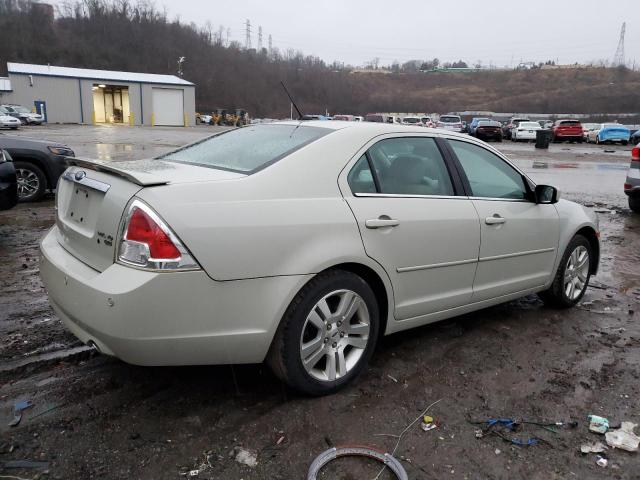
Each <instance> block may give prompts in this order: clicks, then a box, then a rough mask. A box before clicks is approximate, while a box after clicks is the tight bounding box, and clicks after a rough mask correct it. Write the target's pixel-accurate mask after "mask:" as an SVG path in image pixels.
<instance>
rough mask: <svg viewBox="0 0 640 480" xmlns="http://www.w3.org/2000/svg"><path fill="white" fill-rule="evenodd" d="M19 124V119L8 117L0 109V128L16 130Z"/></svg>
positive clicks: (3, 110)
mask: <svg viewBox="0 0 640 480" xmlns="http://www.w3.org/2000/svg"><path fill="white" fill-rule="evenodd" d="M21 124H22V123H21V122H20V119H18V118H16V117H13V116H11V115H9V114H8V113H7V111H6V110H5V109H3V108H2V107H0V128H11V129H12V130H17V129H18V128H19V127H20V125H21Z"/></svg>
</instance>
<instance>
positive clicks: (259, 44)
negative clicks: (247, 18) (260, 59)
mask: <svg viewBox="0 0 640 480" xmlns="http://www.w3.org/2000/svg"><path fill="white" fill-rule="evenodd" d="M258 51H259V52H260V51H262V26H259V27H258Z"/></svg>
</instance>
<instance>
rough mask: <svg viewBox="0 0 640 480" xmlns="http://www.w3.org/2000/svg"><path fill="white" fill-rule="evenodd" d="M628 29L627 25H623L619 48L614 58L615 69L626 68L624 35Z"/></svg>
mask: <svg viewBox="0 0 640 480" xmlns="http://www.w3.org/2000/svg"><path fill="white" fill-rule="evenodd" d="M626 29H627V23H626V22H623V23H622V29H621V30H620V40H618V48H616V53H615V55H614V56H613V65H612V66H614V67H619V66H624V33H625V30H626Z"/></svg>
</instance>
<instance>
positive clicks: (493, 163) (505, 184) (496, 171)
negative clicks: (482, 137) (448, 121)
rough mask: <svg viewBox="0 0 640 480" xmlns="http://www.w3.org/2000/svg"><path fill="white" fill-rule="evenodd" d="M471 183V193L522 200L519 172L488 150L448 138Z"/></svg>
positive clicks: (522, 184) (522, 191)
mask: <svg viewBox="0 0 640 480" xmlns="http://www.w3.org/2000/svg"><path fill="white" fill-rule="evenodd" d="M449 144H450V145H451V147H452V148H453V151H454V153H455V154H456V156H457V157H458V160H459V161H460V164H461V165H462V169H463V171H464V173H465V175H466V176H467V180H468V181H469V185H470V186H471V196H473V197H483V198H505V199H517V200H524V199H526V198H527V190H526V188H525V185H524V181H523V179H522V176H521V175H520V173H518V172H517V171H516V170H515V169H514V168H513V167H511V165H509V164H508V163H507V162H505V161H504V160H502V159H501V158H500V157H498V156H497V155H495V154H493V153H491V152H490V151H488V150H486V149H484V148H482V147H479V146H477V145H474V144H472V143H467V142H461V141H457V140H449Z"/></svg>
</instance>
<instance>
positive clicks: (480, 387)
mask: <svg viewBox="0 0 640 480" xmlns="http://www.w3.org/2000/svg"><path fill="white" fill-rule="evenodd" d="M213 131H215V130H214V129H213V128H212V127H204V126H199V127H192V128H187V129H184V128H144V127H139V128H128V127H87V126H84V127H83V126H47V127H35V128H24V129H21V131H20V132H19V134H20V135H26V136H33V137H36V138H49V139H51V140H56V141H63V142H65V143H67V144H68V145H70V146H71V147H72V148H73V149H74V150H75V151H76V152H77V154H78V155H79V156H90V157H96V156H97V157H99V158H102V159H107V160H109V159H110V160H113V161H117V160H128V159H134V158H144V157H151V156H154V155H157V154H159V153H162V152H164V151H167V150H169V149H171V148H174V147H176V146H179V145H182V144H184V143H187V142H190V141H196V140H198V139H200V138H202V137H204V136H206V135H208V134H210V133H212V132H213ZM495 146H496V147H497V148H499V149H501V150H502V151H504V152H505V153H506V154H508V155H509V156H510V158H512V159H513V160H514V161H515V162H516V163H517V164H518V165H520V166H521V167H523V168H524V169H525V170H526V171H527V172H528V173H530V174H531V176H532V177H533V179H534V180H536V181H539V182H544V183H549V184H553V185H556V186H558V187H559V188H560V189H561V191H562V194H563V196H564V197H565V198H568V199H571V200H576V201H579V202H581V203H584V204H587V205H589V206H591V207H593V208H594V209H596V210H597V211H599V212H600V221H601V230H602V259H601V269H600V273H599V274H598V276H597V277H595V279H593V280H592V284H593V288H590V289H589V290H588V291H587V294H586V295H585V297H584V299H583V300H582V302H581V304H580V305H579V306H578V307H577V308H575V309H573V310H569V311H559V310H553V309H549V308H546V307H544V305H543V304H542V303H541V302H540V301H539V299H538V298H537V296H535V295H534V296H529V297H526V298H523V299H521V300H518V301H516V302H511V303H508V304H504V305H501V306H497V307H494V308H489V309H486V310H482V311H479V312H475V313H472V314H469V315H465V316H462V317H457V318H454V319H452V320H449V321H446V322H441V323H437V324H434V325H430V326H426V327H423V328H419V329H416V330H412V331H409V332H404V333H401V334H396V335H393V336H390V337H386V338H385V339H383V341H382V342H381V344H380V345H379V347H378V350H377V352H376V354H375V355H374V358H373V361H372V362H371V365H370V366H369V368H368V369H367V370H366V371H365V373H364V375H363V376H362V377H361V378H360V379H358V380H357V381H356V382H354V383H353V384H352V385H351V386H349V387H348V388H346V389H345V390H343V391H341V392H340V393H338V394H336V395H333V396H330V397H325V398H305V397H301V396H298V395H296V394H295V393H292V392H291V391H289V390H287V389H286V388H285V387H284V386H283V385H282V384H280V383H279V382H278V381H277V380H276V379H275V378H274V377H273V376H272V374H271V373H270V372H269V370H268V369H267V368H266V367H264V366H262V365H253V366H214V367H207V366H203V367H181V368H142V367H135V366H131V365H127V364H125V363H122V362H120V361H118V360H116V359H113V358H109V357H106V356H101V355H98V354H95V353H92V352H90V351H88V350H87V349H86V348H85V347H84V346H82V345H81V344H79V343H78V342H77V341H76V340H75V338H74V337H73V336H72V335H71V334H69V333H67V332H66V331H65V330H64V329H63V327H62V325H61V323H60V321H59V320H58V319H57V318H56V317H55V315H54V314H53V312H52V311H51V309H50V307H49V305H48V302H47V297H46V294H45V292H44V290H43V287H42V284H41V282H40V279H39V276H38V240H39V239H40V238H41V237H42V235H43V234H44V232H45V231H46V230H47V229H48V228H49V227H50V226H51V225H52V224H53V222H54V209H53V196H52V195H49V196H47V197H46V198H45V199H44V200H43V201H41V202H39V203H36V204H21V205H19V206H18V207H17V208H15V209H13V210H11V211H7V212H1V213H0V255H1V257H2V258H3V261H2V262H0V338H2V339H3V340H2V342H0V479H2V478H18V477H20V478H29V479H32V478H40V477H41V478H55V479H89V478H92V479H94V478H95V479H98V478H100V479H179V478H185V476H184V475H181V474H184V473H185V472H187V471H189V470H192V469H199V470H200V471H199V474H198V476H197V477H188V478H198V479H245V480H248V479H294V478H305V476H306V472H307V469H308V467H309V465H310V464H311V462H312V461H313V459H314V457H315V456H316V455H317V454H319V453H320V452H322V451H323V450H325V449H326V448H327V447H328V446H329V445H341V444H366V445H375V446H378V447H379V448H381V449H385V450H387V451H391V450H393V448H394V446H395V444H396V441H397V439H396V438H395V437H393V436H390V435H398V434H399V433H400V432H401V431H402V430H403V429H404V428H405V427H406V426H407V425H409V424H410V423H411V422H412V421H413V420H414V419H415V418H416V417H417V416H418V415H419V414H420V412H421V411H422V410H423V409H424V408H425V407H426V406H427V405H429V404H431V403H432V402H435V401H437V400H440V401H439V403H437V404H436V405H435V406H434V407H433V408H432V409H431V410H430V415H432V416H433V417H434V418H435V419H436V421H437V422H438V424H439V426H438V428H436V429H435V430H431V431H427V432H425V431H423V430H422V429H421V428H420V427H419V425H417V424H416V425H415V426H414V427H413V428H412V429H410V430H409V431H408V432H407V434H406V435H405V436H404V437H403V438H402V439H401V441H400V444H399V447H398V449H397V451H396V457H397V458H402V459H403V460H402V462H403V465H404V467H405V468H406V470H407V472H408V474H409V478H411V479H436V478H437V479H441V478H452V479H458V478H460V479H486V478H492V479H493V478H495V479H499V478H529V479H566V478H576V479H582V478H601V477H608V478H625V479H626V478H640V473H639V472H640V453H635V454H634V453H628V452H624V451H620V450H615V451H612V450H609V451H607V453H606V454H605V455H606V456H607V457H608V459H609V464H608V466H607V467H606V468H604V469H603V468H602V467H599V466H597V465H596V456H595V455H594V454H589V455H583V454H581V453H580V451H579V448H580V445H581V444H583V443H585V442H587V441H598V440H601V441H604V439H603V438H602V437H599V436H597V435H596V434H593V433H589V432H588V425H587V421H586V416H587V415H588V414H590V413H593V414H597V415H602V416H605V417H608V418H609V419H610V421H611V422H612V423H613V424H616V423H619V422H621V421H633V422H635V423H640V408H639V405H640V402H639V400H638V398H639V397H640V381H639V380H640V325H638V320H639V318H640V314H639V312H640V305H639V304H640V216H637V215H635V216H634V215H632V214H631V213H630V212H629V210H628V209H627V208H626V197H625V196H624V194H623V192H622V183H623V181H624V177H625V171H626V168H627V166H628V162H629V149H630V148H629V147H609V146H607V147H602V146H595V145H573V144H572V145H569V144H561V145H552V146H551V148H550V149H549V150H548V151H536V150H535V149H534V148H533V146H532V145H531V144H528V145H525V144H512V143H511V142H505V143H502V144H495ZM605 150H610V152H607V151H605ZM18 400H31V401H32V402H33V407H31V408H30V409H28V410H25V412H24V416H23V419H22V421H21V423H20V424H19V425H18V426H16V427H10V426H8V424H9V422H10V421H11V420H12V418H13V405H14V403H15V402H16V401H18ZM495 417H510V418H516V419H525V420H532V421H542V422H556V421H563V422H567V421H576V422H577V423H578V425H577V427H575V428H565V427H560V428H558V429H557V432H551V431H548V430H545V429H542V428H539V427H536V426H533V425H528V426H527V427H526V428H525V429H524V430H523V431H520V432H516V433H513V434H509V438H511V437H517V438H519V439H521V440H527V439H528V438H529V437H536V438H540V439H543V440H544V441H543V442H541V443H539V444H538V445H535V446H528V447H522V446H516V445H513V444H511V443H509V442H507V441H505V440H503V439H501V438H499V437H498V436H493V435H491V436H487V437H484V438H480V439H478V438H476V436H475V430H476V429H477V428H478V426H477V425H473V424H471V423H469V421H470V420H486V419H488V418H495ZM639 430H640V429H639ZM638 433H640V432H638ZM381 434H383V435H381ZM238 448H246V449H249V450H251V451H253V452H255V453H257V455H258V464H257V466H256V467H255V468H250V467H247V466H245V465H241V464H239V463H238V462H236V460H235V458H234V455H235V453H236V452H237V451H238ZM13 460H31V461H39V462H48V466H47V467H46V468H44V469H40V470H38V469H32V468H29V469H20V468H18V469H14V468H11V469H9V468H4V467H3V465H4V462H7V461H13ZM3 468H4V470H3ZM378 471H379V467H378V466H377V464H375V463H373V462H367V461H364V460H357V459H351V460H341V461H338V462H335V463H334V464H333V465H332V466H331V467H329V468H327V469H326V470H325V472H324V473H323V475H322V478H327V479H328V478H333V479H345V480H346V479H358V480H360V479H373V478H374V477H375V476H376V474H377V472H378ZM390 478H393V477H392V476H391V474H390V473H389V472H384V473H383V474H382V475H381V476H380V479H390Z"/></svg>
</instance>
